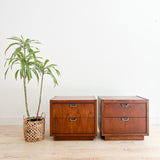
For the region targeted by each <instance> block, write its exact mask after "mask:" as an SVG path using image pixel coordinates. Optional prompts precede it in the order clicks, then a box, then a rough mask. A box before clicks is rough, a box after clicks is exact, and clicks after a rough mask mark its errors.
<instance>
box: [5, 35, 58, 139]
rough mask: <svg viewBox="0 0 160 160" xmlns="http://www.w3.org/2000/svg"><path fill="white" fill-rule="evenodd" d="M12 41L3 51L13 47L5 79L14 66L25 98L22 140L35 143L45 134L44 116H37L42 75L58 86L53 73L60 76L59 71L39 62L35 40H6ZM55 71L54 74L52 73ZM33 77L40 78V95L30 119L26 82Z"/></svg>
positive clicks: (54, 66)
mask: <svg viewBox="0 0 160 160" xmlns="http://www.w3.org/2000/svg"><path fill="white" fill-rule="evenodd" d="M8 39H10V40H13V41H14V43H11V44H10V45H9V46H8V47H7V48H6V50H5V54H6V53H7V52H8V50H9V49H10V48H11V47H15V48H14V49H13V51H12V53H11V56H10V57H9V58H7V59H6V62H5V66H8V67H7V69H6V71H5V78H6V75H7V73H8V71H9V70H10V69H12V68H13V67H14V66H15V67H17V70H16V72H15V79H16V80H17V78H18V75H19V77H20V79H22V80H23V89H24V98H25V108H26V114H27V117H26V118H24V120H23V128H24V139H25V141H27V142H36V141H40V140H42V139H44V132H45V116H44V117H43V114H41V116H39V111H40V105H41V96H42V88H43V79H44V75H45V74H47V75H50V76H51V77H52V79H53V81H54V84H55V85H58V82H57V79H56V77H55V75H54V74H55V73H56V74H57V75H59V74H60V72H59V70H58V69H57V68H56V64H49V65H47V63H48V62H49V60H48V59H47V60H45V61H44V63H43V62H42V61H41V59H42V58H41V57H39V56H37V53H39V49H38V48H36V47H35V46H33V45H34V44H40V42H39V41H37V40H31V39H28V38H27V39H24V38H23V37H22V36H21V37H20V38H19V37H11V38H8ZM54 71H55V72H54ZM33 74H34V75H35V76H36V78H37V81H38V82H39V79H40V77H41V84H40V95H39V103H38V109H37V114H36V116H33V117H31V116H30V113H29V109H28V99H27V86H26V83H27V80H28V83H29V82H30V80H31V79H32V78H33V77H32V75H33Z"/></svg>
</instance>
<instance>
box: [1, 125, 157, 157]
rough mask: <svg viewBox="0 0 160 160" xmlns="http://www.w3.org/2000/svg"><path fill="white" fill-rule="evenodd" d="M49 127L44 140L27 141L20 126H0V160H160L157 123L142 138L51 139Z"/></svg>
mask: <svg viewBox="0 0 160 160" xmlns="http://www.w3.org/2000/svg"><path fill="white" fill-rule="evenodd" d="M49 130H50V128H49V126H46V132H45V139H44V140H43V141H40V142H37V143H27V142H25V141H24V138H23V126H22V125H21V126H15V125H14V126H13V125H12V126H4V125H3V126H0V160H37V159H38V160H160V143H159V142H160V136H159V135H160V125H159V124H158V125H153V124H152V125H150V136H149V137H148V136H147V137H145V140H144V141H139V140H138V141H136V140H133V141H131V140H125V141H121V140H118V141H104V139H101V138H100V135H99V134H98V136H97V137H95V138H94V140H93V141H91V140H88V141H87V140H86V141H82V140H81V141H76V140H75V141H53V137H50V133H49Z"/></svg>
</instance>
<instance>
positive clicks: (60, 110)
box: [51, 103, 94, 118]
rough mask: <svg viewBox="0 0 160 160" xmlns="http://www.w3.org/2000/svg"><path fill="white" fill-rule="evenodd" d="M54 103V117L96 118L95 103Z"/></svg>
mask: <svg viewBox="0 0 160 160" xmlns="http://www.w3.org/2000/svg"><path fill="white" fill-rule="evenodd" d="M75 105H76V106H71V104H69V103H68V104H67V103H66V104H55V103H53V104H52V108H51V113H52V115H51V116H52V117H54V118H66V117H92V118H94V104H84V103H82V104H77V103H76V104H75Z"/></svg>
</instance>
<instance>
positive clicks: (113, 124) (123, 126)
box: [103, 118, 147, 134]
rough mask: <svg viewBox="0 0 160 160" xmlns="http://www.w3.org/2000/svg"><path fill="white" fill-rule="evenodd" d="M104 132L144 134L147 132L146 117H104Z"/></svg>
mask: <svg viewBox="0 0 160 160" xmlns="http://www.w3.org/2000/svg"><path fill="white" fill-rule="evenodd" d="M103 132H104V134H107V133H108V134H125V133H127V134H144V133H146V132H147V128H146V118H129V120H128V121H123V120H121V118H104V128H103Z"/></svg>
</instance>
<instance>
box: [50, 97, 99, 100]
mask: <svg viewBox="0 0 160 160" xmlns="http://www.w3.org/2000/svg"><path fill="white" fill-rule="evenodd" d="M51 100H54V101H61V100H62V101H63V100H64V101H66V100H83V101H84V100H86V101H87V100H96V97H94V96H55V97H53V98H52V99H51Z"/></svg>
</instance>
